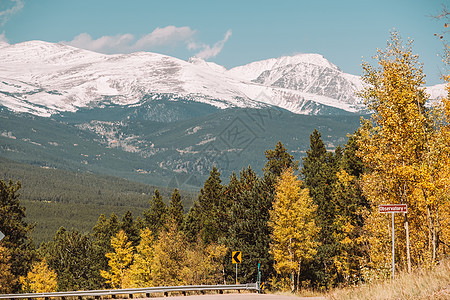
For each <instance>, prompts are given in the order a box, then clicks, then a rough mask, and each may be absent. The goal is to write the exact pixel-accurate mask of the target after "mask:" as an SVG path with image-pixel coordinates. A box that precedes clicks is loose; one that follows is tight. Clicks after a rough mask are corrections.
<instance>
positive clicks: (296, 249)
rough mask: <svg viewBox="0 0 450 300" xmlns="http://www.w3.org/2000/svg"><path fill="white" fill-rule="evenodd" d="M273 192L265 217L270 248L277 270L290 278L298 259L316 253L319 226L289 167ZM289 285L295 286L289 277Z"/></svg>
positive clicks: (305, 192) (313, 207)
mask: <svg viewBox="0 0 450 300" xmlns="http://www.w3.org/2000/svg"><path fill="white" fill-rule="evenodd" d="M275 193H276V194H275V201H274V203H273V209H272V210H271V211H270V221H269V226H270V227H272V229H273V236H272V238H273V243H272V244H271V245H270V251H271V253H272V254H273V257H274V260H275V265H274V267H275V270H276V271H277V273H279V274H282V275H283V276H288V275H290V276H291V278H292V279H293V278H294V273H297V276H299V274H300V268H301V263H302V261H305V260H309V259H311V258H312V257H313V255H315V254H316V253H317V250H316V249H317V246H318V242H317V241H316V235H317V233H318V232H319V228H318V227H317V226H316V224H315V221H314V215H315V211H316V209H317V206H316V205H315V204H314V203H313V201H312V199H311V197H310V196H309V191H308V189H306V188H305V189H302V188H301V181H300V180H299V179H298V178H297V176H296V175H295V174H294V172H293V170H292V169H291V168H288V169H287V170H285V171H284V172H283V173H282V174H281V176H280V178H279V180H278V182H277V184H276V186H275ZM297 284H298V282H297ZM291 286H292V288H293V289H294V288H295V287H294V281H293V280H292V282H291Z"/></svg>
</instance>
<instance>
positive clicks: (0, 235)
mask: <svg viewBox="0 0 450 300" xmlns="http://www.w3.org/2000/svg"><path fill="white" fill-rule="evenodd" d="M4 237H5V234H4V233H3V232H1V231H0V241H1V240H3V238H4Z"/></svg>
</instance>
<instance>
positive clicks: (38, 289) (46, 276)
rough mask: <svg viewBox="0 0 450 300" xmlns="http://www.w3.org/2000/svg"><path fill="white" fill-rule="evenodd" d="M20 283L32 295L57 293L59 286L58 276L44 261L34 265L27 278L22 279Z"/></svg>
mask: <svg viewBox="0 0 450 300" xmlns="http://www.w3.org/2000/svg"><path fill="white" fill-rule="evenodd" d="M20 283H21V284H22V288H23V289H24V290H25V291H29V292H32V293H45V292H56V288H57V286H58V281H57V274H56V272H55V271H54V270H52V269H50V268H49V267H48V265H47V262H46V261H45V259H44V260H42V261H40V262H37V263H34V264H33V268H32V270H31V271H30V272H28V274H27V276H26V277H23V276H21V277H20Z"/></svg>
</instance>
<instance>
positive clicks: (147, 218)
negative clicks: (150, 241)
mask: <svg viewBox="0 0 450 300" xmlns="http://www.w3.org/2000/svg"><path fill="white" fill-rule="evenodd" d="M168 217H169V212H168V208H167V205H166V204H165V203H164V202H163V200H162V196H161V195H160V194H159V191H158V190H155V194H154V195H153V198H152V201H151V202H150V208H149V209H148V210H146V211H144V220H143V221H144V225H145V227H148V228H149V229H150V230H151V231H152V233H153V235H154V236H155V237H156V236H158V234H159V232H160V231H161V230H163V229H164V228H165V225H166V223H167V221H168Z"/></svg>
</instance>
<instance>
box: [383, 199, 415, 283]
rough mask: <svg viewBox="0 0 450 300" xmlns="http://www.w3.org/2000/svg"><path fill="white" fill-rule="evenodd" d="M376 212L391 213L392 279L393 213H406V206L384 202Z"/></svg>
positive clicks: (393, 247) (393, 257)
mask: <svg viewBox="0 0 450 300" xmlns="http://www.w3.org/2000/svg"><path fill="white" fill-rule="evenodd" d="M378 212H380V213H391V214H392V279H394V276H395V246H394V242H395V230H394V214H395V213H405V214H406V213H407V212H408V206H407V205H406V204H385V205H380V206H378Z"/></svg>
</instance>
